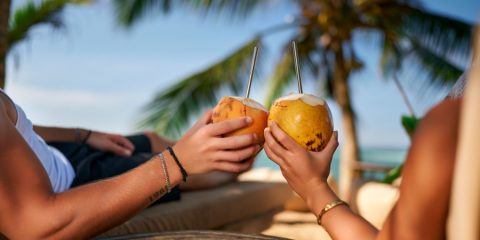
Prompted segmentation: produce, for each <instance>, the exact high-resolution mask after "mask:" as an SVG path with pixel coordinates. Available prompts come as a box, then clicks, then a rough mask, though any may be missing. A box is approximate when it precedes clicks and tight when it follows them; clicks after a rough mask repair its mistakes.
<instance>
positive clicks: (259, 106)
mask: <svg viewBox="0 0 480 240" xmlns="http://www.w3.org/2000/svg"><path fill="white" fill-rule="evenodd" d="M231 98H233V99H235V100H237V101H240V102H242V103H243V104H244V105H245V106H248V107H251V108H255V109H258V110H261V111H264V112H268V110H267V109H266V108H265V107H264V106H263V105H262V104H260V103H258V102H257V101H255V100H253V99H251V98H244V97H235V96H231Z"/></svg>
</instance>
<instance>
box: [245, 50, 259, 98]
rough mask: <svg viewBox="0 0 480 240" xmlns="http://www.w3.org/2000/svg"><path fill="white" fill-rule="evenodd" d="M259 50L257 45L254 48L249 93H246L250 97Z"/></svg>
mask: <svg viewBox="0 0 480 240" xmlns="http://www.w3.org/2000/svg"><path fill="white" fill-rule="evenodd" d="M257 51H258V48H257V46H255V48H253V56H252V65H251V66H250V77H249V78H248V86H247V93H246V94H245V98H248V97H250V89H251V88H252V79H253V72H254V71H255V64H256V63H257Z"/></svg>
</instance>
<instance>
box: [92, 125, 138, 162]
mask: <svg viewBox="0 0 480 240" xmlns="http://www.w3.org/2000/svg"><path fill="white" fill-rule="evenodd" d="M86 143H87V144H88V145H90V146H92V147H93V148H96V149H98V150H102V151H106V152H113V153H115V154H117V155H119V156H125V157H128V156H130V155H132V152H133V150H134V148H135V147H134V146H133V144H132V143H131V142H130V141H129V140H128V139H127V138H126V137H124V136H122V135H118V134H111V133H102V132H95V131H93V132H92V133H91V134H90V136H89V137H88V139H87V142H86Z"/></svg>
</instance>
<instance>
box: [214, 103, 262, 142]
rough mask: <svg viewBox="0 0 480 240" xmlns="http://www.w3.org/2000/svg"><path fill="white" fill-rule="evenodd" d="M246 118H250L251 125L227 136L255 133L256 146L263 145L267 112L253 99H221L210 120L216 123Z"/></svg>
mask: <svg viewBox="0 0 480 240" xmlns="http://www.w3.org/2000/svg"><path fill="white" fill-rule="evenodd" d="M247 116H248V117H251V118H252V120H253V122H252V124H251V125H250V126H248V127H246V128H243V129H240V130H237V131H234V132H232V133H229V134H227V136H232V135H242V134H248V133H255V134H256V135H257V144H259V145H263V142H264V141H265V138H264V136H263V130H264V129H265V128H266V127H267V119H268V111H267V109H266V108H265V107H263V105H262V104H260V103H258V102H256V101H255V100H253V99H250V98H243V97H234V96H226V97H223V98H222V99H221V100H220V102H218V104H217V106H216V107H215V108H214V109H213V116H212V120H213V122H214V123H217V122H221V121H225V120H230V119H235V118H240V117H247Z"/></svg>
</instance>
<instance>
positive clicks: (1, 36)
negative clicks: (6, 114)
mask: <svg viewBox="0 0 480 240" xmlns="http://www.w3.org/2000/svg"><path fill="white" fill-rule="evenodd" d="M9 18H10V0H1V1H0V88H2V89H3V88H4V87H5V78H6V74H5V72H6V68H7V67H6V65H7V64H6V62H7V47H8V19H9Z"/></svg>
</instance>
